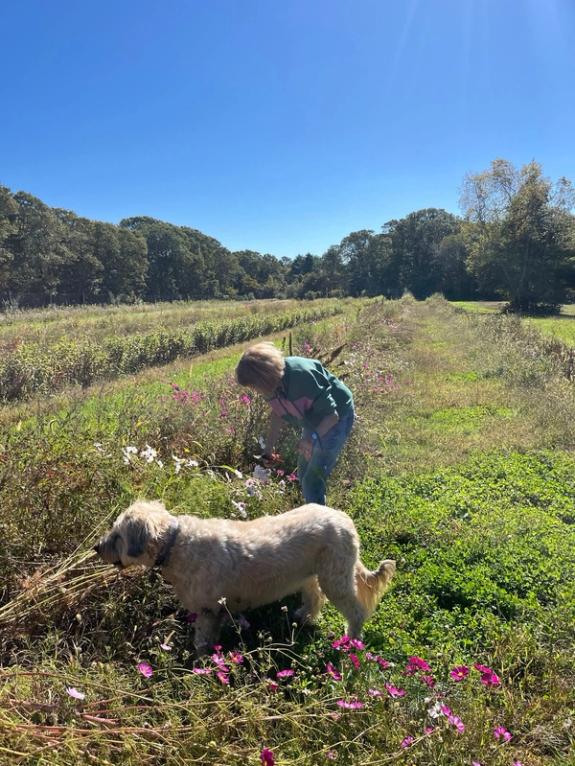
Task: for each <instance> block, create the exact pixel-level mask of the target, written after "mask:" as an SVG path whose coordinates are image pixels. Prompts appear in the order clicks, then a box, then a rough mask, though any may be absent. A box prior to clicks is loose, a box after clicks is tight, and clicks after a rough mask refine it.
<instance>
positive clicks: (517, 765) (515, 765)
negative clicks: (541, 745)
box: [511, 761, 523, 766]
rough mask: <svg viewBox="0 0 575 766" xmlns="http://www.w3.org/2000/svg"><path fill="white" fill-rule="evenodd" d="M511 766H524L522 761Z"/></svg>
mask: <svg viewBox="0 0 575 766" xmlns="http://www.w3.org/2000/svg"><path fill="white" fill-rule="evenodd" d="M511 766H523V764H522V763H521V761H513V763H512V765H511Z"/></svg>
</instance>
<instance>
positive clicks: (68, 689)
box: [66, 686, 86, 700]
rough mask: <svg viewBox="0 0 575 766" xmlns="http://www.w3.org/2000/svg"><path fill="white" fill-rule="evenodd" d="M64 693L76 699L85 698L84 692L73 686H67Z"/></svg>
mask: <svg viewBox="0 0 575 766" xmlns="http://www.w3.org/2000/svg"><path fill="white" fill-rule="evenodd" d="M66 694H69V695H70V697H74V699H76V700H83V699H86V695H85V694H84V692H81V691H78V689H76V688H75V687H74V686H67V687H66Z"/></svg>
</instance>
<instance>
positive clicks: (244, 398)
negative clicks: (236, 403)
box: [240, 394, 252, 405]
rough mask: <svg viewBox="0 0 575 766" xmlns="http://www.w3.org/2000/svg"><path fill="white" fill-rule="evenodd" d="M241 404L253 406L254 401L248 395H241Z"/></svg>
mask: <svg viewBox="0 0 575 766" xmlns="http://www.w3.org/2000/svg"><path fill="white" fill-rule="evenodd" d="M240 402H241V403H242V404H246V405H247V404H251V402H252V400H251V399H250V397H249V396H248V395H247V394H241V396H240Z"/></svg>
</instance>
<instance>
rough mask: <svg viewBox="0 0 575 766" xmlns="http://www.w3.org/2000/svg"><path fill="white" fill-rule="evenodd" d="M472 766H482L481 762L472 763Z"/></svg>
mask: <svg viewBox="0 0 575 766" xmlns="http://www.w3.org/2000/svg"><path fill="white" fill-rule="evenodd" d="M471 766H481V764H480V763H479V761H471Z"/></svg>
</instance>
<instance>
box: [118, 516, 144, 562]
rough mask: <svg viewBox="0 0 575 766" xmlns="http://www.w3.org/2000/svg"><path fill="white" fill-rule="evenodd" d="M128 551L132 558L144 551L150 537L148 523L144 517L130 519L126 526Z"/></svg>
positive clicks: (125, 533)
mask: <svg viewBox="0 0 575 766" xmlns="http://www.w3.org/2000/svg"><path fill="white" fill-rule="evenodd" d="M124 535H125V540H126V548H127V550H126V553H127V555H128V556H129V557H130V558H132V559H137V558H138V556H141V555H142V553H144V550H145V548H146V545H147V544H148V542H149V539H150V533H149V530H148V525H147V524H146V521H145V520H144V519H138V518H135V519H128V520H127V521H126V527H125V532H124Z"/></svg>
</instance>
